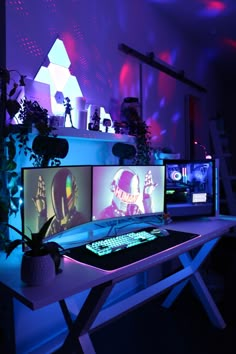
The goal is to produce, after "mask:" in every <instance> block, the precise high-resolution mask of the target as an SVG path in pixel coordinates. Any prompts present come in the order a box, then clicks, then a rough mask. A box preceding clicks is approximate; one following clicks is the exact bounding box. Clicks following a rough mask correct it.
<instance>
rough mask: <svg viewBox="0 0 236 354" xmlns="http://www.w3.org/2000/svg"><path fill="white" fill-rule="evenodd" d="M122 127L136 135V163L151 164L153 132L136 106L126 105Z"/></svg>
mask: <svg viewBox="0 0 236 354" xmlns="http://www.w3.org/2000/svg"><path fill="white" fill-rule="evenodd" d="M121 124H122V127H123V129H124V126H125V127H126V128H125V129H126V130H127V133H128V134H129V135H133V136H134V137H135V144H136V150H137V152H136V155H135V158H134V164H135V165H149V164H150V161H151V156H152V151H153V149H152V145H151V133H150V131H149V127H148V126H147V124H146V122H145V121H143V120H142V118H141V117H140V116H139V114H138V111H137V109H136V108H135V107H132V106H130V107H125V108H124V109H123V110H122V123H121Z"/></svg>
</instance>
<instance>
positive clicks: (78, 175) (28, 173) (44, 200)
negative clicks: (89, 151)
mask: <svg viewBox="0 0 236 354" xmlns="http://www.w3.org/2000/svg"><path fill="white" fill-rule="evenodd" d="M91 171H92V168H91V166H57V167H54V166H53V167H44V168H37V167H36V168H35V167H32V168H31V167H29V168H22V182H23V205H22V207H23V208H22V228H23V232H24V233H25V234H26V235H27V236H29V237H30V235H31V232H33V233H35V232H38V230H39V229H40V227H41V226H42V225H43V224H44V223H45V222H46V221H47V220H48V219H49V218H50V217H51V216H53V215H54V216H55V217H54V219H53V221H52V223H51V225H50V228H49V230H48V234H47V235H46V237H47V238H49V237H50V238H51V237H53V236H56V235H58V234H60V233H62V232H63V231H66V230H69V229H71V228H74V227H76V226H79V225H82V224H85V223H87V222H90V221H91V194H92V191H91V186H92V182H91V176H92V173H91Z"/></svg>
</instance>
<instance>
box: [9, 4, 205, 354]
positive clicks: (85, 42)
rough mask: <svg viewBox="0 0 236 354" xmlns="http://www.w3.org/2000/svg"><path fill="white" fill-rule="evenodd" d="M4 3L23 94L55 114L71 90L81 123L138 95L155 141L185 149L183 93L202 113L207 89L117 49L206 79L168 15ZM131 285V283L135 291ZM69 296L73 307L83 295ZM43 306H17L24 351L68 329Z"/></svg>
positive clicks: (120, 7) (129, 8)
mask: <svg viewBox="0 0 236 354" xmlns="http://www.w3.org/2000/svg"><path fill="white" fill-rule="evenodd" d="M6 5H7V9H6V10H7V11H6V12H7V67H8V68H9V69H16V70H18V71H19V72H20V73H22V74H25V75H27V80H28V81H27V85H26V87H25V92H23V93H22V92H21V93H20V95H21V96H22V95H24V94H25V95H26V96H27V97H28V98H32V99H34V98H36V99H37V100H38V101H39V102H40V103H41V104H42V105H43V106H45V108H48V110H49V112H50V114H52V115H59V116H61V115H63V113H64V112H65V106H64V104H65V98H66V97H68V98H69V99H70V103H71V106H72V108H73V110H72V119H73V125H74V126H75V127H76V128H77V127H79V118H78V117H79V114H80V111H84V109H85V110H87V113H88V119H90V116H91V114H92V113H91V112H92V110H93V108H94V107H95V106H96V107H97V106H98V107H100V114H102V115H103V116H104V117H106V116H109V117H111V119H112V120H113V121H114V120H118V119H119V116H120V107H121V104H122V101H123V99H124V98H125V97H138V98H139V100H140V103H141V104H142V116H143V119H145V120H146V121H147V123H148V125H150V127H151V132H152V142H153V146H154V147H156V148H158V147H166V146H168V147H169V148H171V149H172V150H173V151H175V152H179V153H180V154H181V156H182V157H184V156H185V150H186V141H185V140H186V136H188V133H189V130H188V125H187V124H186V111H185V108H186V107H185V97H186V95H193V96H196V97H197V98H198V99H199V100H200V101H201V104H202V106H203V113H202V114H203V115H204V107H205V100H206V96H205V93H202V92H199V91H198V90H196V89H194V88H193V87H191V86H188V85H186V84H184V83H183V82H180V81H178V80H176V79H174V78H172V77H170V76H168V75H167V74H165V73H163V72H161V71H160V70H157V69H155V68H153V67H151V66H149V65H148V64H144V63H142V62H140V61H139V60H137V59H136V58H134V57H132V56H130V55H128V54H125V53H123V52H121V51H120V50H119V49H118V46H119V44H120V43H125V44H127V45H129V46H131V47H132V48H135V49H136V50H138V51H139V52H141V53H144V55H147V54H148V53H152V55H154V58H155V59H156V60H158V61H161V62H163V63H165V65H167V66H169V67H170V68H174V69H175V70H176V71H181V72H184V75H185V76H186V77H190V78H191V79H192V80H194V81H196V82H198V83H199V84H201V85H203V86H206V87H207V88H208V87H209V85H210V83H209V82H208V81H207V71H208V61H207V58H206V57H205V56H204V52H202V51H201V49H200V48H198V46H197V43H195V42H194V41H193V40H192V39H191V38H188V37H187V34H186V33H182V32H181V30H180V29H179V28H177V27H175V26H174V25H172V24H171V22H170V21H169V20H165V18H164V16H163V14H161V13H158V11H157V10H156V9H154V7H153V4H152V2H150V1H148V0H135V1H134V0H112V1H111V0H99V1H98V0H66V1H58V0H37V1H32V0H21V1H19V0H6ZM201 122H202V120H201ZM70 124H71V122H70V121H69V120H67V121H66V122H65V125H66V126H70ZM203 132H204V130H203V129H201V133H203ZM111 134H112V133H111ZM196 140H199V139H196ZM200 140H201V139H200ZM92 150H93V154H94V155H96V156H97V157H96V159H97V164H98V163H99V162H100V163H101V154H100V151H99V150H98V148H97V145H96V147H95V148H91V151H92ZM77 155H79V154H78V153H77ZM81 155H82V154H81ZM94 158H95V157H94ZM106 161H107V160H106ZM65 163H66V162H65ZM88 163H89V161H88ZM102 163H103V161H102ZM132 286H133V284H132ZM132 286H131V285H130V284H129V286H128V287H126V289H128V290H129V291H130V289H131V288H132ZM135 286H136V283H135V284H134V287H135ZM122 291H123V293H122V294H124V293H125V290H124V289H123V290H122ZM120 293H121V291H120ZM122 296H123V295H122ZM70 300H71V308H72V311H73V306H78V301H75V300H74V299H70ZM46 310H47V314H46V316H47V323H45V311H43V310H42V311H36V312H34V313H32V311H30V310H27V309H25V308H23V307H22V306H18V307H16V312H15V317H16V318H17V323H16V328H15V330H16V336H17V343H18V344H17V345H18V349H19V352H21V353H27V352H30V349H31V348H32V347H34V345H36V344H35V343H38V344H40V341H47V340H49V339H50V338H49V337H51V334H52V333H53V334H54V333H55V331H57V332H58V333H59V332H60V331H61V330H62V329H64V326H65V324H64V320H63V318H62V316H61V313H60V311H59V309H58V308H57V307H56V306H51V307H50V308H47V309H46ZM48 314H52V316H48ZM22 321H23V322H24V326H22ZM32 323H34V325H33V326H32ZM24 329H25V330H24ZM49 334H50V335H49ZM39 337H40V338H39Z"/></svg>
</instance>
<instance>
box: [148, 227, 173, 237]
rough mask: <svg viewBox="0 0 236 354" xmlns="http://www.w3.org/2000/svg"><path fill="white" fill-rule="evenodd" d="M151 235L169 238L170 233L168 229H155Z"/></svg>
mask: <svg viewBox="0 0 236 354" xmlns="http://www.w3.org/2000/svg"><path fill="white" fill-rule="evenodd" d="M151 233H152V234H153V235H155V236H161V237H162V236H169V234H170V233H169V231H168V230H166V229H153V230H152V231H151Z"/></svg>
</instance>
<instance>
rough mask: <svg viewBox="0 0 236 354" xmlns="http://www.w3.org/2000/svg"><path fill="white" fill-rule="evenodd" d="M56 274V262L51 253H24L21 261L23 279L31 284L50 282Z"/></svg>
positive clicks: (38, 284) (37, 284)
mask: <svg viewBox="0 0 236 354" xmlns="http://www.w3.org/2000/svg"><path fill="white" fill-rule="evenodd" d="M55 276H56V271H55V263H54V261H53V259H52V257H51V255H50V254H46V255H43V256H34V257H32V256H30V255H28V254H27V253H24V254H23V257H22V262H21V280H22V281H23V282H24V283H26V284H27V285H30V286H40V285H45V284H48V283H50V282H51V281H52V280H53V279H54V278H55Z"/></svg>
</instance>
